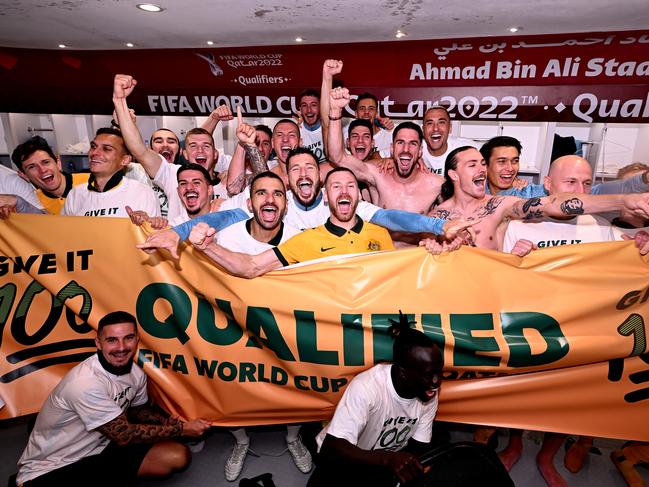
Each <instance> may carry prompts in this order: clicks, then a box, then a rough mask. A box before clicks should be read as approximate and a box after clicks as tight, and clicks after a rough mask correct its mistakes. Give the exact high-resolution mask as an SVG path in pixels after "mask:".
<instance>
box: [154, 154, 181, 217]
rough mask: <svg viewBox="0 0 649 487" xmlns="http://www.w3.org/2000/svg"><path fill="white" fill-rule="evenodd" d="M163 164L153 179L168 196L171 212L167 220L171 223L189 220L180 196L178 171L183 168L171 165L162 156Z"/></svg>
mask: <svg viewBox="0 0 649 487" xmlns="http://www.w3.org/2000/svg"><path fill="white" fill-rule="evenodd" d="M160 159H162V163H161V164H160V167H159V168H158V172H157V173H156V175H155V177H154V178H153V182H154V183H155V184H157V185H158V186H159V187H161V188H162V191H164V193H165V194H166V195H167V198H168V204H169V212H168V213H167V218H168V219H169V221H172V220H177V219H182V221H187V220H189V215H187V211H186V210H185V207H184V206H183V203H182V201H181V200H180V196H178V189H177V188H178V176H177V174H178V169H180V167H181V166H179V165H178V164H169V163H168V162H167V160H166V159H165V158H164V157H162V156H160Z"/></svg>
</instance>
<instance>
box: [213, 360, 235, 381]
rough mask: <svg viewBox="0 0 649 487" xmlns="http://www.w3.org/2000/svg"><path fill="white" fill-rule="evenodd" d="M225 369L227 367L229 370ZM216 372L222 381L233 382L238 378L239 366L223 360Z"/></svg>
mask: <svg viewBox="0 0 649 487" xmlns="http://www.w3.org/2000/svg"><path fill="white" fill-rule="evenodd" d="M225 369H227V371H226V370H225ZM216 374H217V375H218V376H219V379H221V380H222V381H224V382H232V381H233V380H234V379H236V378H237V368H236V366H235V365H234V364H231V363H230V362H221V363H220V364H219V366H218V367H217V369H216Z"/></svg>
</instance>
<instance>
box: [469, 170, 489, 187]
mask: <svg viewBox="0 0 649 487" xmlns="http://www.w3.org/2000/svg"><path fill="white" fill-rule="evenodd" d="M486 180H487V174H486V173H480V174H477V175H476V176H475V177H474V178H473V180H472V181H473V185H474V186H475V187H476V188H479V189H484V187H485V181H486Z"/></svg>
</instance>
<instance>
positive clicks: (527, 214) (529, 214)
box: [523, 198, 543, 220]
mask: <svg viewBox="0 0 649 487" xmlns="http://www.w3.org/2000/svg"><path fill="white" fill-rule="evenodd" d="M542 206H543V204H542V203H541V198H530V199H528V200H525V202H524V203H523V218H524V219H525V220H534V219H535V218H542V217H543V210H542V209H541V208H539V207H542Z"/></svg>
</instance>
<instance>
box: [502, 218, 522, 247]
mask: <svg viewBox="0 0 649 487" xmlns="http://www.w3.org/2000/svg"><path fill="white" fill-rule="evenodd" d="M518 225H519V223H518V222H517V221H515V220H514V221H510V222H509V224H508V225H507V231H506V232H505V238H504V239H503V252H505V253H506V254H511V252H512V249H513V248H514V245H516V242H517V241H518V238H517V237H516V227H517V226H518Z"/></svg>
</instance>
